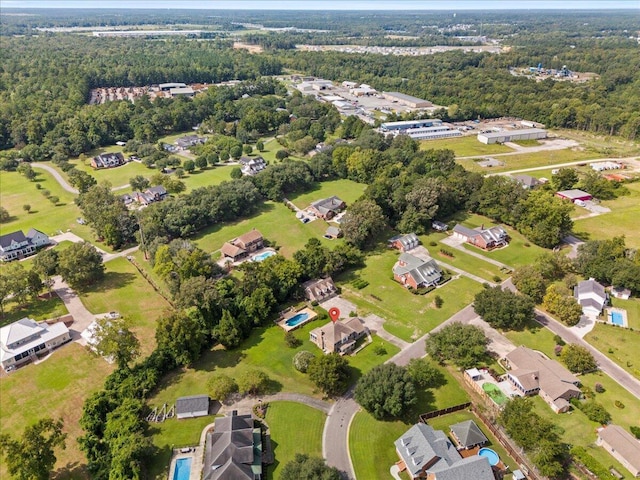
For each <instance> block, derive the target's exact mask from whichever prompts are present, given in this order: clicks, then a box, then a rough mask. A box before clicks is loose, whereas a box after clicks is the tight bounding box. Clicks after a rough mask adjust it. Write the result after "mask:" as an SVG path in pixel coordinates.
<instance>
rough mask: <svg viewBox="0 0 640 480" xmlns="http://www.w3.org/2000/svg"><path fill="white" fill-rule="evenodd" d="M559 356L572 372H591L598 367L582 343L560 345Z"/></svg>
mask: <svg viewBox="0 0 640 480" xmlns="http://www.w3.org/2000/svg"><path fill="white" fill-rule="evenodd" d="M560 358H561V359H562V361H563V362H564V364H565V365H566V366H567V368H568V369H569V370H570V371H571V372H573V373H585V372H591V371H593V370H595V369H596V368H598V364H597V363H596V360H595V358H593V355H592V354H591V352H590V351H589V350H588V349H587V348H586V347H583V346H582V345H576V344H574V343H569V344H568V345H565V346H564V347H562V353H561V354H560Z"/></svg>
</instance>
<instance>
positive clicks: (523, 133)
mask: <svg viewBox="0 0 640 480" xmlns="http://www.w3.org/2000/svg"><path fill="white" fill-rule="evenodd" d="M541 138H547V131H546V130H543V129H542V128H523V129H522V130H504V131H502V132H486V133H479V134H478V141H479V142H480V143H485V144H487V145H489V144H492V143H505V142H517V141H518V140H538V139H541Z"/></svg>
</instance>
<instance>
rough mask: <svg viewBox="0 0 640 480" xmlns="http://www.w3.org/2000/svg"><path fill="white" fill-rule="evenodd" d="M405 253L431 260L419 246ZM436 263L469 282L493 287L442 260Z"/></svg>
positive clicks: (427, 251) (425, 250) (486, 281)
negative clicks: (472, 281)
mask: <svg viewBox="0 0 640 480" xmlns="http://www.w3.org/2000/svg"><path fill="white" fill-rule="evenodd" d="M407 253H410V254H411V255H414V256H416V257H418V258H421V259H422V260H429V259H430V258H433V257H431V255H430V254H429V250H427V249H426V248H424V247H423V246H422V245H420V246H418V247H416V248H414V249H412V250H409V251H408V252H407ZM483 260H486V259H485V258H484V257H483ZM437 262H438V265H441V266H443V267H444V268H446V269H448V270H451V271H453V272H456V273H457V274H458V275H463V276H465V277H468V278H470V279H471V280H475V281H476V282H478V283H488V284H489V285H491V286H492V287H493V286H495V284H494V283H492V282H490V281H488V280H485V279H484V278H482V277H479V276H477V275H474V274H473V273H469V272H467V271H466V270H462V269H461V268H458V267H454V266H453V265H451V264H449V263H445V262H443V261H442V260H437Z"/></svg>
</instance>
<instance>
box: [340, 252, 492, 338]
mask: <svg viewBox="0 0 640 480" xmlns="http://www.w3.org/2000/svg"><path fill="white" fill-rule="evenodd" d="M397 257H398V252H397V251H395V250H384V251H383V253H378V254H373V255H370V256H369V257H367V259H366V264H365V266H364V267H362V268H360V269H357V270H355V271H353V272H348V273H347V274H343V275H341V276H340V277H338V281H339V283H340V285H341V287H342V292H343V296H344V297H345V298H346V299H348V300H350V301H352V302H354V303H355V304H356V305H357V306H358V308H359V314H361V315H366V314H367V313H375V314H377V315H379V316H381V317H382V318H384V319H385V320H386V323H385V330H387V331H388V332H390V333H393V334H394V335H397V336H398V337H400V338H402V339H403V340H406V341H413V340H415V339H417V338H419V337H420V336H422V335H423V334H425V333H427V332H428V331H430V330H432V329H433V328H434V327H436V326H437V325H439V324H440V323H442V322H443V321H444V320H446V319H447V318H449V317H450V316H452V315H453V314H454V313H456V312H457V311H458V310H460V309H462V308H463V307H465V306H466V305H468V304H470V303H471V302H472V301H473V297H474V295H475V294H476V293H477V292H478V291H480V289H482V285H481V284H479V283H477V282H474V281H473V280H471V279H469V278H467V277H461V278H458V279H456V280H451V281H449V282H448V283H446V284H445V285H444V286H442V287H441V288H438V289H436V290H433V291H431V292H429V293H428V294H426V295H413V294H412V293H410V292H409V291H408V290H407V289H405V288H404V287H403V286H402V285H400V284H398V283H397V282H395V281H394V280H393V279H392V273H391V269H392V267H393V265H394V263H395V262H396V261H397ZM355 278H362V279H363V280H366V281H367V282H369V285H368V286H367V287H365V288H363V289H362V290H358V289H356V288H355V287H353V286H352V285H351V284H350V283H349V282H351V281H352V280H354V279H355ZM436 295H439V296H440V297H442V299H443V300H444V304H443V306H442V308H439V309H438V308H436V307H435V305H434V298H435V296H436Z"/></svg>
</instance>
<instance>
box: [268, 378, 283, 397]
mask: <svg viewBox="0 0 640 480" xmlns="http://www.w3.org/2000/svg"><path fill="white" fill-rule="evenodd" d="M281 391H282V383H280V382H279V381H277V380H274V379H273V378H269V380H268V381H267V383H266V385H265V387H264V393H265V394H266V395H272V394H274V393H278V392H281Z"/></svg>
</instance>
